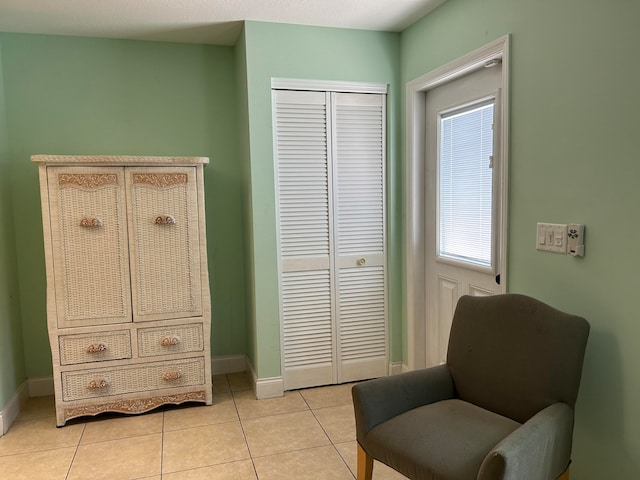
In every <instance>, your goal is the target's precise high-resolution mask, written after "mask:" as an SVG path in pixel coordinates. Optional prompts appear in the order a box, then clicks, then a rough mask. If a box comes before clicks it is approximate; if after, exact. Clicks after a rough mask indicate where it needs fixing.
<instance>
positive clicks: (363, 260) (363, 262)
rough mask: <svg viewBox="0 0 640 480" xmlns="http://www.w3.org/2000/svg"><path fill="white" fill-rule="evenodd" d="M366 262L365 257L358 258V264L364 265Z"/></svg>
mask: <svg viewBox="0 0 640 480" xmlns="http://www.w3.org/2000/svg"><path fill="white" fill-rule="evenodd" d="M365 263H367V261H366V260H365V259H364V258H359V259H358V265H360V266H362V265H364V264H365Z"/></svg>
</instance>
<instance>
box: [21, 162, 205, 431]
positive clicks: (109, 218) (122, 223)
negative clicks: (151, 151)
mask: <svg viewBox="0 0 640 480" xmlns="http://www.w3.org/2000/svg"><path fill="white" fill-rule="evenodd" d="M32 160H33V161H34V162H37V163H38V164H39V170H40V195H41V200H42V217H43V232H44V246H45V259H46V277H47V323H48V331H49V340H50V343H51V353H52V360H53V376H54V389H55V404H56V417H57V424H58V426H62V425H64V424H65V423H66V422H67V421H68V420H69V419H72V418H75V417H80V416H85V415H96V414H99V413H102V412H121V413H142V412H146V411H149V410H151V409H153V408H156V407H158V406H160V405H164V404H179V403H184V402H202V403H206V404H207V405H211V403H212V389H211V353H210V331H211V303H210V292H209V280H208V270H207V252H206V238H205V217H204V184H203V169H204V165H205V164H207V163H208V161H209V159H208V158H206V157H150V156H145V157H143V156H80V155H74V156H72V155H34V156H33V157H32Z"/></svg>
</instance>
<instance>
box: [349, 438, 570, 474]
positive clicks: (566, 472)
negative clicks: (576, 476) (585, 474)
mask: <svg viewBox="0 0 640 480" xmlns="http://www.w3.org/2000/svg"><path fill="white" fill-rule="evenodd" d="M358 446H359V445H358ZM558 480H569V467H567V469H566V470H565V471H564V473H563V474H562V475H560V476H559V477H558Z"/></svg>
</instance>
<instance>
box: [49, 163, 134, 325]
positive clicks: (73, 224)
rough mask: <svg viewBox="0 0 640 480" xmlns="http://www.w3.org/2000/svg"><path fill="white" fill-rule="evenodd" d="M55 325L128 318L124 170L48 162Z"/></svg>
mask: <svg viewBox="0 0 640 480" xmlns="http://www.w3.org/2000/svg"><path fill="white" fill-rule="evenodd" d="M47 188H48V190H49V202H50V203H49V209H50V210H49V213H50V217H51V237H52V238H51V240H52V243H53V252H55V253H54V258H53V272H54V283H55V289H56V310H57V321H58V322H57V323H58V328H64V327H80V326H89V325H100V324H110V323H124V322H131V296H130V292H129V254H128V251H129V250H128V245H127V220H126V215H127V213H126V206H125V179H124V169H123V168H118V167H100V168H95V167H91V168H86V167H48V168H47Z"/></svg>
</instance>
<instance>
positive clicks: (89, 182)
mask: <svg viewBox="0 0 640 480" xmlns="http://www.w3.org/2000/svg"><path fill="white" fill-rule="evenodd" d="M58 184H59V185H60V186H61V187H64V186H68V185H77V186H79V187H85V188H97V187H104V186H105V185H118V175H116V174H115V173H61V174H60V175H58Z"/></svg>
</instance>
